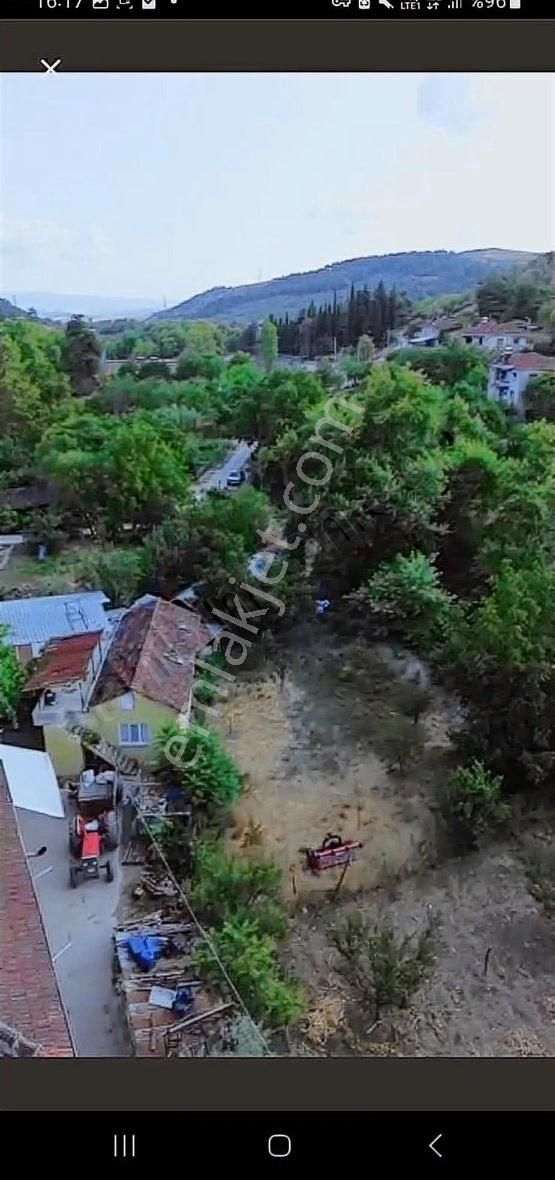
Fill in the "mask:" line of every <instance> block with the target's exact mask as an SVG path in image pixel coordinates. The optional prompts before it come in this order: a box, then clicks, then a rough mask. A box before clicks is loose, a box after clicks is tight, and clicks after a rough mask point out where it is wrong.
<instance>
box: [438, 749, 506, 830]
mask: <svg viewBox="0 0 555 1180" xmlns="http://www.w3.org/2000/svg"><path fill="white" fill-rule="evenodd" d="M446 803H447V809H448V813H449V814H450V815H451V816H454V817H455V818H457V819H461V820H464V821H465V822H466V823H468V824H469V825H470V827H471V829H472V830H473V831H475V832H477V831H479V830H485V829H489V828H492V827H497V826H499V825H500V824H502V823H504V822H505V820H507V819H508V817H509V814H510V812H509V808H508V806H507V804H506V803H504V802H503V779H502V778H501V776H500V775H494V774H491V773H490V771H488V770H487V769H486V767H485V766H484V764H483V762H480V761H479V760H478V759H477V758H474V759H473V760H472V761H471V762H469V763H468V765H467V766H461V767H459V769H458V770H456V771H454V772H453V774H452V775H450V778H449V783H448V788H447V798H446Z"/></svg>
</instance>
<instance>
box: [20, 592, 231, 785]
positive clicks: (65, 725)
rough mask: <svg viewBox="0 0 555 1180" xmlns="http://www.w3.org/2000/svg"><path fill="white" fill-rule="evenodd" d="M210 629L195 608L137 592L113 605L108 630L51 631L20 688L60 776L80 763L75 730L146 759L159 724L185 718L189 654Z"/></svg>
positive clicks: (203, 645) (205, 642)
mask: <svg viewBox="0 0 555 1180" xmlns="http://www.w3.org/2000/svg"><path fill="white" fill-rule="evenodd" d="M210 642H211V636H210V634H209V632H208V631H207V630H206V628H205V627H204V625H203V623H202V620H201V619H200V617H199V615H197V614H196V613H194V612H193V611H184V610H182V609H180V607H178V606H174V605H172V603H169V602H165V601H164V600H163V599H160V598H155V597H153V596H152V595H145V597H144V598H142V599H139V600H138V602H136V603H135V604H134V605H133V606H132V607H130V608H129V610H126V611H124V612H120V614H119V619H118V622H117V626H116V628H115V630H114V631H113V632H112V633H111V634H109V635H106V633H104V632H90V633H87V634H82V635H77V636H72V637H71V638H69V637H66V638H63V639H57V640H54V641H53V642H51V643H50V644H49V645H48V646H47V647H46V648H45V649H44V651H43V653H42V656H41V658H40V660H39V662H38V664H37V666H36V667H35V669H34V671H33V673H32V675H31V677H30V679H29V681H28V683H27V685H26V688H25V691H26V694H27V695H28V696H29V695H31V696H32V695H33V694H34V695H37V694H38V695H37V699H36V702H35V705H34V708H33V712H32V717H33V722H34V724H35V725H36V726H40V727H42V731H43V737H44V746H45V749H46V750H47V751H48V753H49V754H50V756H51V758H52V761H53V763H54V766H55V768H56V773H57V774H58V776H59V777H60V778H62V779H68V778H74V777H76V776H77V775H78V774H79V773H80V772H81V770H82V769H83V767H84V751H83V745H82V737H83V731H86V733H87V734H88V735H89V738H90V736H91V735H96V734H98V735H99V737H100V739H101V740H102V743H103V747H104V749H106V748H109V749H110V750H112V751H113V755H114V761H116V760H117V755H118V753H119V754H121V755H123V756H128V757H130V758H132V759H133V761H134V762H136V763H137V764H138V765H139V766H140V765H141V763H148V762H151V761H152V760H153V745H154V740H155V738H156V735H157V733H158V731H159V730H160V729H161V727H162V726H163V725H164V724H167V723H168V722H172V721H177V720H179V721H180V723H181V724H186V722H187V721H188V719H189V714H190V710H191V701H192V691H193V681H194V674H195V659H196V657H197V656H198V655H200V654H201V653H202V652H206V651H207V650H208V647H209V644H210Z"/></svg>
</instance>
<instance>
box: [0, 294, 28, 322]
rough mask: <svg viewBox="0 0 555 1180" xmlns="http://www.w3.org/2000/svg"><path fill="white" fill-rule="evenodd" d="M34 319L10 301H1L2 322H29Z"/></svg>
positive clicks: (0, 313) (0, 316)
mask: <svg viewBox="0 0 555 1180" xmlns="http://www.w3.org/2000/svg"><path fill="white" fill-rule="evenodd" d="M31 318H32V317H31V316H30V315H29V312H28V311H24V310H23V308H22V307H16V306H15V303H12V302H11V300H9V299H0V320H29V319H31Z"/></svg>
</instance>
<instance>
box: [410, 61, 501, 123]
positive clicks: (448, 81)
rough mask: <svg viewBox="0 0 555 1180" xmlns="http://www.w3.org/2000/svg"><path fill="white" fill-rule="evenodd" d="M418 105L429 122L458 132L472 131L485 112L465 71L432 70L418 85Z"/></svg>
mask: <svg viewBox="0 0 555 1180" xmlns="http://www.w3.org/2000/svg"><path fill="white" fill-rule="evenodd" d="M416 109H417V111H418V114H419V115H420V117H421V118H422V119H424V120H425V121H426V122H429V123H431V124H432V125H433V126H435V127H440V128H442V129H443V130H444V131H455V132H458V133H463V132H465V131H470V129H471V128H472V127H474V125H475V123H476V122H478V120H480V119H481V118H483V117H484V114H485V108H484V106H483V105H482V104H481V103H479V102H478V101H477V100H476V98H475V96H474V95H473V92H472V86H471V82H470V79H469V78H468V77H466V76H465V75H464V74H430V75H429V77H427V78H425V79H424V81H423V82H421V83H420V85H419V87H418V90H417V92H416Z"/></svg>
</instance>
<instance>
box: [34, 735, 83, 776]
mask: <svg viewBox="0 0 555 1180" xmlns="http://www.w3.org/2000/svg"><path fill="white" fill-rule="evenodd" d="M43 734H44V746H45V749H46V753H47V754H50V757H51V759H52V764H53V766H54V770H55V771H56V774H57V775H58V778H62V779H63V778H76V777H77V775H78V774H80V773H81V771H82V769H83V767H84V765H85V760H84V758H83V750H82V748H81V742H80V741H79V738H78V737H75V736H73V735H72V734H70V733H68V732H67V730H65V729H61V728H60V727H59V726H57V725H45V726H44V729H43Z"/></svg>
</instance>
